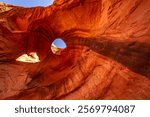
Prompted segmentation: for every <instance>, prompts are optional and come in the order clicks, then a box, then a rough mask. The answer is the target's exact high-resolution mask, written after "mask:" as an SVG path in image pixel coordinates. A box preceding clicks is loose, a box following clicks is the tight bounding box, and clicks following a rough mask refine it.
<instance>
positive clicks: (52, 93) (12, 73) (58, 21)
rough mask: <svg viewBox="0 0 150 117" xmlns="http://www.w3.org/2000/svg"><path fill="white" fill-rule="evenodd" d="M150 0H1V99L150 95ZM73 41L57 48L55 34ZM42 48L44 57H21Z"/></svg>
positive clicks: (135, 96)
mask: <svg viewBox="0 0 150 117" xmlns="http://www.w3.org/2000/svg"><path fill="white" fill-rule="evenodd" d="M149 6H150V1H149V0H55V2H54V4H53V5H51V6H48V7H34V8H23V7H18V6H12V5H6V4H2V3H1V4H0V99H150V7H149ZM58 37H59V38H62V39H63V40H64V41H65V42H66V44H67V48H66V49H64V50H63V51H61V54H60V55H57V54H55V53H53V52H52V51H51V44H52V42H53V41H54V40H55V38H58ZM30 52H36V53H37V55H38V57H39V59H40V62H37V63H25V62H19V61H16V59H17V58H18V57H19V56H21V55H23V54H28V55H29V53H30Z"/></svg>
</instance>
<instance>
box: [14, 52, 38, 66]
mask: <svg viewBox="0 0 150 117" xmlns="http://www.w3.org/2000/svg"><path fill="white" fill-rule="evenodd" d="M16 61H20V62H26V63H37V62H40V60H39V57H38V55H37V53H36V52H31V53H29V55H27V54H23V55H21V56H20V57H18V58H17V59H16Z"/></svg>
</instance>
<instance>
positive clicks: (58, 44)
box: [51, 38, 67, 55]
mask: <svg viewBox="0 0 150 117" xmlns="http://www.w3.org/2000/svg"><path fill="white" fill-rule="evenodd" d="M66 47H67V46H66V43H65V42H64V41H63V40H62V39H61V38H57V39H55V40H54V41H53V42H52V45H51V50H52V52H53V53H54V54H56V55H60V54H61V52H62V51H63V50H64V49H65V48H66Z"/></svg>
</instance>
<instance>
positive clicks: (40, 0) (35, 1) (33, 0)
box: [0, 0, 54, 7]
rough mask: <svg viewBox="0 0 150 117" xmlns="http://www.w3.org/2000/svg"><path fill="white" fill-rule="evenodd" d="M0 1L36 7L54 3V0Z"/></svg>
mask: <svg viewBox="0 0 150 117" xmlns="http://www.w3.org/2000/svg"><path fill="white" fill-rule="evenodd" d="M0 2H4V3H6V4H12V5H16V6H23V7H34V6H49V5H51V4H53V2H54V0H1V1H0Z"/></svg>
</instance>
